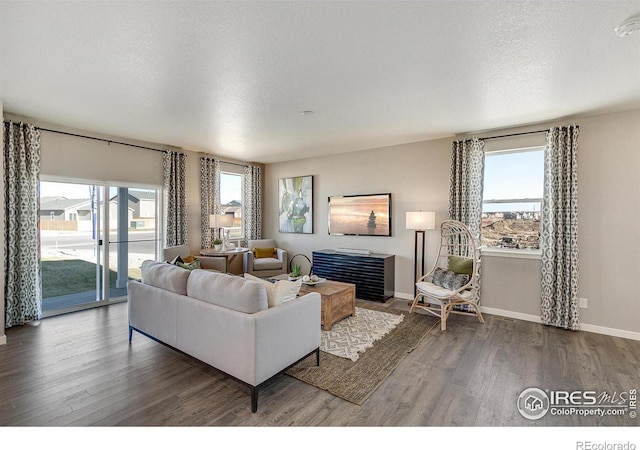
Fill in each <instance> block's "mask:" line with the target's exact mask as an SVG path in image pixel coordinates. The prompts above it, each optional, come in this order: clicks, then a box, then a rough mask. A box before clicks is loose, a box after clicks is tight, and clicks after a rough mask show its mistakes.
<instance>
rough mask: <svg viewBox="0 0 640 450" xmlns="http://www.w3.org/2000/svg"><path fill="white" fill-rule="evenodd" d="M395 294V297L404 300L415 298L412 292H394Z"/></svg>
mask: <svg viewBox="0 0 640 450" xmlns="http://www.w3.org/2000/svg"><path fill="white" fill-rule="evenodd" d="M393 296H394V297H395V298H401V299H403V300H413V295H411V294H405V293H403V292H394V293H393Z"/></svg>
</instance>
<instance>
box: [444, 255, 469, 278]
mask: <svg viewBox="0 0 640 450" xmlns="http://www.w3.org/2000/svg"><path fill="white" fill-rule="evenodd" d="M449 270H451V271H453V272H455V273H466V274H467V275H469V276H471V275H473V260H472V259H471V258H463V257H462V256H449Z"/></svg>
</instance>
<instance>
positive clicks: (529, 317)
mask: <svg viewBox="0 0 640 450" xmlns="http://www.w3.org/2000/svg"><path fill="white" fill-rule="evenodd" d="M394 296H395V297H396V298H401V299H404V300H413V296H412V295H411V294H405V293H403V292H396V293H395V294H394ZM480 311H482V312H483V313H486V314H493V315H495V316H502V317H508V318H510V319H518V320H524V321H526V322H535V323H542V320H540V316H536V315H533V314H525V313H519V312H516V311H508V310H506V309H498V308H491V307H487V306H480ZM580 330H581V331H587V332H589V333H597V334H605V335H607V336H615V337H620V338H625V339H632V340H634V341H640V333H638V332H635V331H627V330H619V329H617V328H609V327H601V326H600V325H591V324H588V323H581V324H580Z"/></svg>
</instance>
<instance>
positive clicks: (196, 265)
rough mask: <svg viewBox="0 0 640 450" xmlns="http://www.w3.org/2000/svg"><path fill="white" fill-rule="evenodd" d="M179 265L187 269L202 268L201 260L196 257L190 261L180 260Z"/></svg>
mask: <svg viewBox="0 0 640 450" xmlns="http://www.w3.org/2000/svg"><path fill="white" fill-rule="evenodd" d="M177 265H178V266H180V267H182V268H183V269H187V270H195V269H200V260H199V259H194V260H193V261H191V262H190V263H187V262H179V263H177Z"/></svg>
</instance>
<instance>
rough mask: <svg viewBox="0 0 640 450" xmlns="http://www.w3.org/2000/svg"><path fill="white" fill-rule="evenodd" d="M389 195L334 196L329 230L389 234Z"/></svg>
mask: <svg viewBox="0 0 640 450" xmlns="http://www.w3.org/2000/svg"><path fill="white" fill-rule="evenodd" d="M389 201H390V198H389V195H388V194H381V195H367V196H353V197H332V198H331V199H330V204H329V232H330V233H331V234H351V235H365V236H366V235H369V236H389V235H390V228H389Z"/></svg>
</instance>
